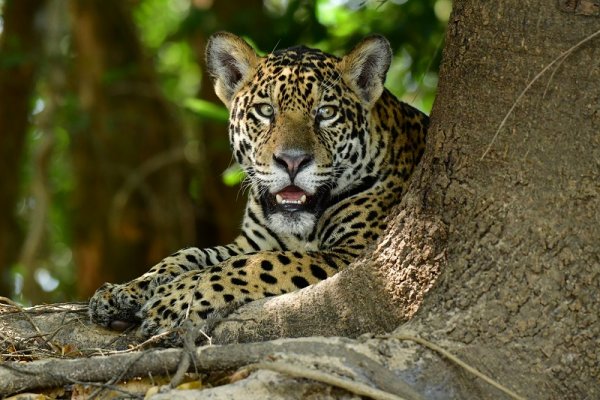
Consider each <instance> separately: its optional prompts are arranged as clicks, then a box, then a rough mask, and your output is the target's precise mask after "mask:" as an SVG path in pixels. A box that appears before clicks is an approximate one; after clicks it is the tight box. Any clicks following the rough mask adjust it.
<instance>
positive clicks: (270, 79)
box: [89, 32, 429, 336]
mask: <svg viewBox="0 0 600 400" xmlns="http://www.w3.org/2000/svg"><path fill="white" fill-rule="evenodd" d="M391 59H392V51H391V47H390V44H389V42H388V41H387V39H385V38H384V37H383V36H379V35H372V36H369V37H366V38H364V39H363V40H362V41H360V42H359V43H358V44H357V45H356V46H355V47H354V48H353V49H352V50H351V51H349V52H348V53H347V54H346V55H344V56H342V57H337V56H334V55H331V54H328V53H325V52H323V51H320V50H316V49H312V48H308V47H305V46H296V47H291V48H288V49H283V50H277V51H273V52H272V53H270V54H267V55H265V56H259V55H258V54H257V53H256V52H255V51H254V50H253V48H252V47H251V46H250V45H249V44H248V43H246V41H244V40H243V39H242V38H240V37H238V36H236V35H234V34H232V33H228V32H218V33H215V34H213V35H212V36H211V37H210V39H209V41H208V44H207V47H206V65H207V68H208V72H209V73H210V75H211V76H212V78H213V83H214V88H215V92H216V94H217V96H218V97H219V98H220V99H221V101H222V102H223V103H224V104H225V106H226V107H227V108H228V110H229V123H228V131H229V140H230V144H231V149H232V151H233V156H234V158H235V161H236V162H237V163H238V164H239V165H240V166H241V168H242V169H243V170H244V172H245V175H246V179H247V183H248V185H249V194H248V201H247V204H246V208H245V213H244V217H243V221H242V226H241V233H240V235H239V236H238V237H237V238H236V239H235V240H233V242H232V243H230V244H227V245H224V246H217V247H212V248H205V249H199V248H194V247H191V248H186V249H183V250H180V251H178V252H176V253H174V254H172V255H171V256H169V257H167V258H165V259H164V260H162V261H161V262H159V263H158V264H156V265H155V266H154V267H152V268H151V269H150V270H149V271H148V272H147V273H145V274H144V275H142V276H140V277H138V278H136V279H133V280H131V281H130V282H127V283H123V284H111V283H105V284H104V285H102V286H101V287H100V288H99V289H98V290H97V291H96V293H95V294H94V295H93V296H92V298H91V299H90V302H89V314H90V317H91V320H92V321H93V322H95V323H98V324H100V325H103V326H105V327H112V328H116V327H117V325H119V324H122V323H131V324H134V323H141V325H140V327H139V329H140V333H141V334H142V335H145V336H150V335H152V334H156V333H161V332H166V331H169V330H172V329H173V328H175V327H178V326H180V325H181V324H182V323H183V322H184V321H186V320H191V322H192V323H193V324H196V325H199V324H202V323H203V322H206V321H205V320H206V319H208V318H211V317H214V316H215V315H218V313H219V312H222V311H223V310H225V309H227V308H228V307H232V306H234V308H235V306H239V305H242V304H244V303H247V302H251V301H254V300H257V299H260V298H265V297H268V296H276V295H281V294H284V293H288V292H292V291H295V290H299V289H302V288H304V287H306V286H309V285H312V284H315V283H317V282H319V281H322V280H324V279H327V278H328V277H331V276H332V275H334V274H336V273H337V272H339V271H340V270H342V269H344V268H345V267H347V266H348V265H349V264H350V263H352V261H353V260H355V259H356V258H357V257H358V256H359V255H360V254H361V253H363V252H365V251H366V249H367V248H368V246H369V245H371V244H373V243H374V242H375V241H377V239H378V238H379V237H380V236H381V235H382V233H383V231H384V230H385V228H386V221H387V217H388V215H389V214H390V211H391V209H392V207H394V206H395V205H397V204H398V203H399V202H400V199H401V197H402V195H403V193H404V191H405V190H406V185H407V181H408V179H409V177H410V176H411V173H412V172H413V170H414V168H415V166H416V165H417V163H418V162H419V160H420V158H421V156H422V154H423V151H424V148H425V136H426V131H427V127H428V123H429V122H428V121H429V120H428V117H427V116H426V115H425V114H423V113H422V112H420V111H418V110H417V109H415V108H413V107H411V106H409V105H408V104H406V103H403V102H401V101H399V100H398V99H397V98H396V97H395V96H394V95H393V94H392V93H391V92H389V91H388V90H387V89H385V88H384V82H385V78H386V74H387V71H388V69H389V66H390V62H391Z"/></svg>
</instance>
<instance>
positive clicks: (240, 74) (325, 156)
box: [206, 32, 391, 235]
mask: <svg viewBox="0 0 600 400" xmlns="http://www.w3.org/2000/svg"><path fill="white" fill-rule="evenodd" d="M206 58H207V65H208V69H209V72H210V74H211V75H212V76H213V77H214V85H215V91H216V93H217V95H218V96H219V98H220V99H221V100H222V101H223V103H224V104H225V105H226V106H227V108H228V109H229V112H230V117H229V139H230V142H231V146H232V149H233V152H234V156H235V159H236V161H237V162H238V163H239V164H240V165H241V166H242V168H243V169H244V170H245V172H246V174H247V177H248V179H250V182H251V184H252V190H253V191H254V193H255V195H257V196H258V197H259V200H260V203H261V205H262V207H263V211H264V213H265V216H266V218H267V220H268V223H269V225H270V226H271V228H272V229H273V230H274V231H275V232H279V233H281V232H285V233H293V234H298V235H306V234H308V233H310V231H311V230H312V229H313V227H314V224H315V222H316V220H317V218H318V217H319V216H320V214H321V213H322V211H323V210H324V208H325V207H327V205H328V204H329V202H330V199H332V198H334V197H335V196H338V195H340V194H342V193H344V192H346V191H349V190H352V189H353V188H354V187H356V186H358V185H360V184H361V181H362V180H363V179H364V178H365V177H366V176H368V175H369V174H370V171H371V170H372V169H373V163H372V160H373V157H374V156H375V154H376V153H377V146H378V144H377V143H376V141H375V140H373V132H371V126H370V112H371V109H372V108H373V106H374V104H375V103H376V102H377V100H378V99H379V98H380V96H381V93H382V92H383V90H384V88H383V83H384V80H385V74H386V72H387V70H388V68H389V64H390V60H391V49H390V45H389V43H388V41H387V40H386V39H385V38H383V37H381V36H371V37H368V38H366V39H364V40H363V41H362V42H360V43H359V44H358V45H357V46H356V47H355V48H354V49H353V50H352V51H350V53H348V54H347V55H346V56H344V57H342V58H338V57H335V56H332V55H330V54H326V53H323V52H321V51H319V50H314V49H309V48H306V47H303V46H299V47H292V48H289V49H285V50H279V51H276V52H273V53H271V54H268V55H267V56H265V57H260V56H258V55H257V54H256V53H255V52H254V50H253V49H252V48H251V47H250V46H249V45H248V44H247V43H246V42H245V41H244V40H243V39H241V38H239V37H238V36H235V35H233V34H231V33H226V32H220V33H216V34H214V35H213V36H211V38H210V40H209V42H208V46H207V49H206Z"/></svg>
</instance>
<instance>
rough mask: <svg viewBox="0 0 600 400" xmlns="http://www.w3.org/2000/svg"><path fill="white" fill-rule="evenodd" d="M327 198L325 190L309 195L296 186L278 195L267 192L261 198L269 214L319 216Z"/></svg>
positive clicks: (287, 188)
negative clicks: (299, 213)
mask: <svg viewBox="0 0 600 400" xmlns="http://www.w3.org/2000/svg"><path fill="white" fill-rule="evenodd" d="M326 198H327V193H326V191H325V190H317V191H316V192H315V193H314V194H312V195H311V194H309V193H307V192H305V191H304V190H302V189H301V188H299V187H298V186H295V185H290V186H286V187H284V188H283V189H281V190H280V191H278V192H276V193H269V192H266V193H264V194H263V196H262V197H261V201H262V204H263V207H264V208H265V211H266V213H267V214H274V213H295V212H302V211H303V212H308V213H311V214H318V213H320V212H321V211H322V208H323V204H324V201H325V199H326Z"/></svg>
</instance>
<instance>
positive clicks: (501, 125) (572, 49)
mask: <svg viewBox="0 0 600 400" xmlns="http://www.w3.org/2000/svg"><path fill="white" fill-rule="evenodd" d="M598 35H600V30H598V31H596V32H594V33H592V34H591V35H589V36H587V37H586V38H584V39H582V40H580V41H579V42H578V43H577V44H575V45H573V46H571V47H570V48H569V49H567V50H565V51H563V52H562V53H560V54H559V55H558V57H556V58H555V59H554V60H552V62H551V63H550V64H548V65H546V66H545V67H544V68H543V69H542V70H541V71H540V72H538V74H537V75H536V76H535V77H534V78H533V79H532V80H531V81H530V82H529V83H528V84H527V86H526V87H525V89H523V91H522V92H521V94H519V97H517V99H516V100H515V102H514V103H513V105H512V107H511V108H510V110H508V112H507V113H506V115H505V116H504V118H503V119H502V122H500V126H498V129H496V133H495V134H494V136H493V137H492V140H491V141H490V143H489V144H488V146H487V148H486V149H485V151H484V152H483V154H482V155H481V158H480V159H479V160H480V161H483V159H484V158H485V156H486V155H487V154H488V153H489V151H490V150H491V149H492V146H493V145H494V142H495V141H496V139H497V138H498V135H499V134H500V131H501V130H502V128H504V125H505V124H506V121H507V120H508V117H510V115H511V114H512V112H513V111H514V109H515V108H516V107H517V104H519V101H521V99H522V98H523V96H525V93H527V92H528V91H529V89H530V88H531V86H533V84H534V83H535V82H536V81H537V80H538V79H539V78H540V77H541V76H542V75H544V74H545V73H546V71H548V69H550V68H551V67H552V66H553V65H554V64H556V63H557V62H559V61H560V63H562V62H563V61H564V59H565V58H567V57H568V56H569V55H570V54H571V53H572V52H573V51H575V50H576V49H578V48H579V47H581V46H583V45H584V44H585V43H587V42H589V41H590V40H592V39H594V38H595V37H596V36H598Z"/></svg>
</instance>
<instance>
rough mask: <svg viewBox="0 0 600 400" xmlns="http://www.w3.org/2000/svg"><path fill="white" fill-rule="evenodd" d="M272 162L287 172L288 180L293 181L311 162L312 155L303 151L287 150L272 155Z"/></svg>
mask: <svg viewBox="0 0 600 400" xmlns="http://www.w3.org/2000/svg"><path fill="white" fill-rule="evenodd" d="M273 160H274V161H275V164H276V165H279V166H280V167H282V168H283V169H285V170H286V171H287V173H288V175H289V176H290V179H291V180H292V181H293V180H294V178H295V177H296V175H298V172H300V171H301V170H302V169H304V168H305V167H307V166H309V165H310V164H311V163H312V162H313V160H314V157H313V156H312V154H308V153H306V152H303V151H294V150H289V151H282V152H279V153H277V154H273Z"/></svg>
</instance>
